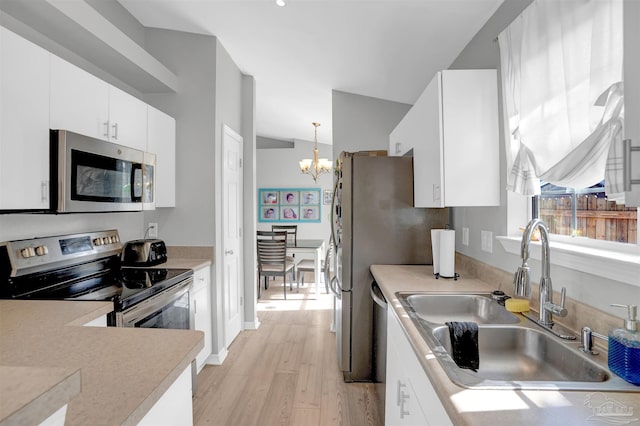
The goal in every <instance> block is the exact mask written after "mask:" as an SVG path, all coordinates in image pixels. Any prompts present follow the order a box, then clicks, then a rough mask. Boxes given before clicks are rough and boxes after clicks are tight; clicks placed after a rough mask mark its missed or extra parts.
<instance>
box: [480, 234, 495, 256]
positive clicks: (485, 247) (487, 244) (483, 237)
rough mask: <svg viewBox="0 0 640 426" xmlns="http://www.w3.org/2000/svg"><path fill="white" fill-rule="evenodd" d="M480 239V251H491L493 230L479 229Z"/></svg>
mask: <svg viewBox="0 0 640 426" xmlns="http://www.w3.org/2000/svg"><path fill="white" fill-rule="evenodd" d="M480 241H481V243H482V251H486V252H489V253H493V232H491V231H481V232H480Z"/></svg>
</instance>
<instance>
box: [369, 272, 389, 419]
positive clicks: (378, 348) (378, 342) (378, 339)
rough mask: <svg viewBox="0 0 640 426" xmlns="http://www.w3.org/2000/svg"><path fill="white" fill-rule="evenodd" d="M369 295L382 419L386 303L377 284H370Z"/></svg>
mask: <svg viewBox="0 0 640 426" xmlns="http://www.w3.org/2000/svg"><path fill="white" fill-rule="evenodd" d="M369 294H371V298H372V299H373V301H374V305H373V381H374V383H375V389H376V397H377V398H378V407H380V415H381V416H382V418H383V419H384V400H385V388H386V386H385V383H386V381H387V380H386V376H387V301H386V300H385V298H384V296H383V295H382V291H381V290H380V287H378V283H376V282H375V281H372V282H371V289H370V292H369Z"/></svg>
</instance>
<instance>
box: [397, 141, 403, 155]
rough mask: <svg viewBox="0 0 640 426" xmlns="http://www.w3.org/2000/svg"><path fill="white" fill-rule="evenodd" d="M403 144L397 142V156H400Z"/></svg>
mask: <svg viewBox="0 0 640 426" xmlns="http://www.w3.org/2000/svg"><path fill="white" fill-rule="evenodd" d="M401 145H402V144H401V143H400V142H396V154H400V146H401Z"/></svg>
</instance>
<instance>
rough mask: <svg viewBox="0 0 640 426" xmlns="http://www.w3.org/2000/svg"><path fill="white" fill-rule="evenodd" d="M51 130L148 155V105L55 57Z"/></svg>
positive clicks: (52, 64)
mask: <svg viewBox="0 0 640 426" xmlns="http://www.w3.org/2000/svg"><path fill="white" fill-rule="evenodd" d="M50 126H51V128H52V129H64V130H70V131H72V132H76V133H80V134H83V135H86V136H91V137H93V138H96V139H102V140H106V141H111V142H114V143H117V144H120V145H124V146H127V147H130V148H135V149H139V150H142V151H144V150H145V149H146V145H147V104H145V103H144V102H142V101H141V100H140V99H138V98H136V97H134V96H131V95H129V94H128V93H126V92H123V91H122V90H120V89H118V88H117V87H114V86H111V85H110V84H108V83H106V82H105V81H103V80H100V79H99V78H98V77H95V76H94V75H92V74H90V73H88V72H86V71H84V70H82V69H80V68H78V67H76V66H75V65H73V64H70V63H69V62H67V61H65V60H64V59H61V58H59V57H57V56H55V55H51V119H50Z"/></svg>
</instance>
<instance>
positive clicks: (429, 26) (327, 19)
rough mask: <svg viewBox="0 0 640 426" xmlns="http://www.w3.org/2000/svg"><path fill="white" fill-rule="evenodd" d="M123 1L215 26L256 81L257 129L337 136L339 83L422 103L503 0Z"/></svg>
mask: <svg viewBox="0 0 640 426" xmlns="http://www.w3.org/2000/svg"><path fill="white" fill-rule="evenodd" d="M286 1H287V6H285V7H279V6H277V5H276V4H275V1H274V0H119V2H120V3H121V4H122V5H123V6H124V7H125V8H126V9H127V10H128V11H129V12H130V13H131V14H132V15H133V16H134V17H135V18H137V19H138V20H139V21H140V23H141V24H142V25H144V26H146V27H157V28H166V29H172V30H179V31H187V32H193V33H200V34H209V35H215V36H217V37H218V39H219V40H220V42H221V43H222V45H223V46H224V47H225V49H226V50H227V51H228V52H229V55H230V56H231V58H232V59H233V60H234V61H235V62H236V64H237V65H238V67H239V68H240V70H241V71H242V72H243V73H245V74H249V75H252V76H254V77H255V80H256V111H257V113H256V115H257V117H256V120H257V123H256V125H257V129H256V131H257V134H258V135H259V136H265V137H270V138H276V139H284V140H293V139H303V140H313V126H312V125H311V122H313V121H319V122H320V123H321V124H322V127H320V128H319V129H318V140H319V142H321V143H331V142H332V141H331V135H332V129H331V90H332V89H335V90H341V91H345V92H350V93H355V94H359V95H366V96H372V97H376V98H382V99H388V100H392V101H397V102H404V103H409V104H413V103H414V102H415V100H416V99H417V97H418V96H419V95H420V93H421V92H422V91H423V90H424V88H425V87H426V85H427V83H428V82H429V80H430V79H431V78H432V77H433V75H434V74H435V72H436V71H438V70H441V69H446V68H448V67H449V65H450V64H451V63H452V62H453V60H454V59H455V58H456V57H457V56H458V54H459V53H460V52H461V51H462V49H463V48H464V47H465V46H466V45H467V43H468V42H469V41H470V40H471V38H473V36H474V35H475V34H476V33H477V32H478V30H479V29H480V28H481V27H482V26H483V25H484V23H485V22H486V21H487V20H488V19H489V17H491V15H492V14H493V12H495V10H496V9H497V8H498V7H499V6H500V4H501V3H502V1H503V0H373V1H368V0H286Z"/></svg>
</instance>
